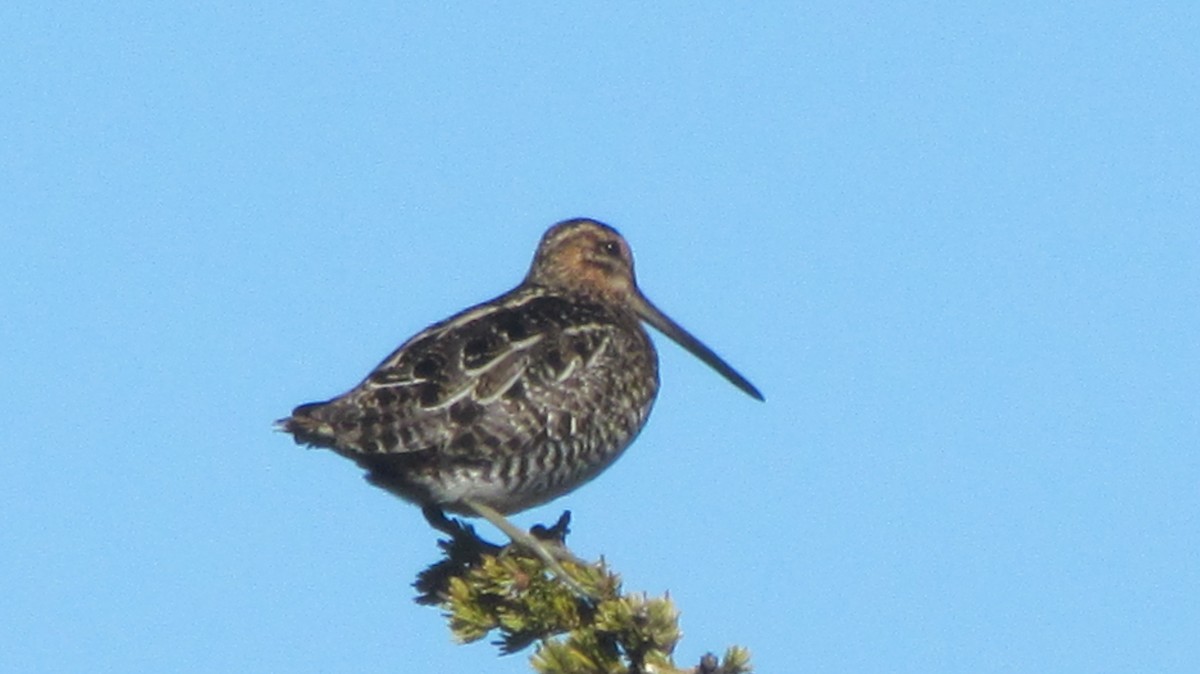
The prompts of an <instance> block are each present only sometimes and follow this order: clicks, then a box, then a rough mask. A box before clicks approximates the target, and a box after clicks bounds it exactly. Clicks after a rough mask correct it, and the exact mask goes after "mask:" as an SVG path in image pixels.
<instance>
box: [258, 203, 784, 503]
mask: <svg viewBox="0 0 1200 674" xmlns="http://www.w3.org/2000/svg"><path fill="white" fill-rule="evenodd" d="M642 320H646V321H648V322H650V323H651V324H652V325H654V326H655V327H656V328H658V329H659V330H662V331H664V333H665V334H667V335H668V336H670V337H671V338H672V339H675V340H676V341H678V342H680V343H681V344H683V345H684V346H685V347H686V348H688V349H689V350H690V351H692V352H693V353H695V354H696V355H697V356H699V357H700V358H702V359H704V360H705V362H707V363H708V364H709V365H711V366H713V367H714V368H716V369H717V370H718V371H719V372H720V373H721V374H722V375H723V376H725V377H726V378H727V379H729V380H730V381H731V382H733V383H734V384H735V385H737V386H738V387H739V388H742V390H744V391H746V392H747V393H748V394H750V395H752V396H754V397H756V398H759V399H761V398H762V397H761V395H760V394H759V393H758V391H757V390H756V389H755V388H754V387H753V386H752V385H751V384H750V383H749V382H747V381H746V380H745V379H744V378H742V377H741V375H739V374H737V373H736V372H735V371H734V370H733V369H732V368H730V367H729V366H728V365H726V364H725V363H724V361H721V360H720V359H719V358H718V357H717V356H716V355H715V354H713V353H712V352H711V351H709V350H708V349H707V348H706V347H704V346H703V345H702V344H700V343H699V342H698V341H696V340H695V338H693V337H691V335H689V334H687V333H686V332H685V331H683V329H682V328H679V327H678V326H677V325H675V324H674V323H672V322H671V321H670V320H669V319H667V318H666V317H665V316H664V315H662V314H661V312H658V310H657V309H655V308H654V306H653V305H652V304H650V303H649V301H647V300H646V299H645V298H644V296H642V294H641V293H640V291H639V290H638V289H637V285H636V282H635V280H634V274H633V259H632V255H631V253H630V251H629V246H628V244H626V242H625V241H624V239H622V238H621V237H620V235H619V234H617V232H616V231H615V230H613V229H612V228H610V227H608V226H607V225H603V224H601V223H598V222H595V221H592V220H584V219H580V220H569V221H565V222H562V223H559V224H557V225H555V226H554V227H552V228H550V230H549V231H548V232H547V233H546V235H545V236H544V237H543V238H542V241H541V244H540V245H539V247H538V252H537V254H536V256H535V258H534V262H533V265H532V266H531V268H530V271H529V274H528V275H527V276H526V278H525V280H524V282H522V283H521V285H519V286H517V287H516V288H515V289H513V290H512V291H510V292H508V293H505V294H504V295H501V296H500V297H498V298H496V299H494V300H492V301H490V302H486V303H483V304H480V305H477V306H475V307H472V308H470V309H467V310H466V311H463V312H461V313H459V314H457V315H455V316H453V317H451V318H449V319H446V320H445V321H442V322H440V323H437V324H435V325H433V326H430V327H429V328H427V329H425V330H424V331H422V332H421V333H419V334H417V335H416V336H414V337H413V338H412V339H410V340H408V341H407V342H405V343H404V344H403V345H402V346H401V347H400V348H398V349H397V350H396V351H395V352H393V353H392V354H391V355H390V356H388V358H387V359H385V360H384V361H383V362H382V363H380V365H379V366H378V367H377V368H375V370H374V371H372V372H371V373H370V374H369V375H368V376H367V378H366V379H365V380H363V382H362V383H360V384H359V385H358V386H356V387H355V388H353V389H352V390H350V391H349V392H347V393H346V394H344V395H342V396H339V397H337V398H334V399H333V400H330V401H327V402H321V403H310V404H307V405H301V406H300V407H297V408H296V409H295V410H294V411H293V412H292V415H291V416H290V417H288V418H286V419H283V420H281V421H280V426H281V427H282V429H283V430H285V431H287V432H289V433H291V434H292V435H293V436H294V437H295V439H296V441H297V442H298V443H303V444H308V445H312V446H317V447H327V448H330V449H332V450H333V451H335V452H337V453H338V454H341V455H342V456H345V457H347V458H350V459H353V460H354V461H355V462H357V463H358V464H359V465H360V466H361V467H362V468H364V469H366V470H367V471H368V475H367V477H368V479H369V480H370V481H371V482H372V483H373V484H375V485H377V486H380V487H382V488H385V489H387V490H389V491H391V492H392V493H394V494H397V495H398V496H401V497H403V498H405V499H407V500H409V501H412V502H414V503H417V504H419V505H421V506H424V507H427V508H429V507H434V508H439V509H443V510H450V511H453V512H460V513H465V514H477V511H478V508H477V507H476V505H475V504H482V505H484V506H486V507H490V508H492V509H494V510H496V511H498V512H500V513H512V512H517V511H520V510H524V509H526V508H529V507H532V506H535V505H538V504H541V503H545V502H546V501H549V500H551V499H553V498H556V497H558V496H561V495H562V494H565V493H566V492H568V491H571V490H572V489H575V488H576V487H578V486H579V485H581V484H583V483H585V482H587V481H588V480H591V479H592V478H594V477H595V476H596V475H598V474H599V473H600V472H601V471H603V470H604V469H605V468H607V467H608V466H609V465H611V464H612V462H613V461H615V460H616V459H617V458H618V457H619V456H620V455H621V453H622V452H623V451H624V450H625V448H626V447H627V446H628V445H629V443H630V442H632V440H633V439H634V438H635V437H636V436H637V434H638V432H639V431H640V430H641V428H642V426H643V425H644V424H645V422H646V419H647V417H648V416H649V414H650V408H651V406H652V405H653V403H654V399H655V396H656V394H657V392H658V383H659V380H658V357H657V354H656V353H655V350H654V346H653V344H652V343H651V341H650V338H649V336H648V335H647V334H646V331H645V330H644V329H643V328H642V325H641V321H642Z"/></svg>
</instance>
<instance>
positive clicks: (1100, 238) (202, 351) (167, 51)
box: [0, 2, 1200, 673]
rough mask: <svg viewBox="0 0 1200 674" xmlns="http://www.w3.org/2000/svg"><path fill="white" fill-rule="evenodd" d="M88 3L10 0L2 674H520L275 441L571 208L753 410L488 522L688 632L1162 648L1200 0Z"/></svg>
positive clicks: (931, 662)
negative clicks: (613, 583)
mask: <svg viewBox="0 0 1200 674" xmlns="http://www.w3.org/2000/svg"><path fill="white" fill-rule="evenodd" d="M109 4H110V5H111V6H108V7H106V8H103V9H99V8H96V7H92V6H86V5H82V4H80V5H75V4H73V3H60V4H59V5H58V6H56V7H46V6H43V5H42V4H41V3H22V2H15V3H5V5H4V7H3V8H0V81H2V82H3V87H2V88H0V89H2V90H0V97H2V101H0V134H2V135H3V146H4V151H3V153H0V250H3V251H4V264H3V265H2V266H0V287H2V288H3V290H0V317H2V318H3V320H0V343H2V344H3V347H4V348H3V349H2V350H0V381H2V382H3V384H2V385H0V410H3V412H2V413H0V414H2V416H0V418H2V419H3V421H4V426H5V428H6V429H7V433H6V434H5V439H4V440H3V443H2V444H3V450H2V451H0V596H3V597H4V600H3V602H0V603H2V604H3V607H2V608H0V634H3V635H5V636H4V638H3V641H4V642H5V646H4V648H3V649H0V669H2V670H5V671H46V672H49V671H55V672H58V671H179V672H212V671H292V672H317V671H321V672H384V671H397V670H403V671H430V672H432V671H446V672H465V671H479V670H481V669H483V668H488V671H498V672H522V671H526V667H527V666H526V664H525V661H524V656H514V657H509V658H506V659H504V660H500V661H497V656H496V655H495V654H494V650H493V649H491V648H490V647H489V646H487V645H485V644H476V645H472V646H466V647H459V646H455V645H453V644H452V643H451V642H450V640H449V637H448V632H447V631H446V629H445V626H444V623H443V621H442V620H441V618H440V617H439V615H438V613H437V611H435V610H431V609H428V608H422V607H418V606H416V605H415V604H413V603H412V601H411V597H412V596H413V592H412V589H411V588H410V587H409V584H410V583H411V581H412V579H413V577H414V575H415V574H416V572H417V571H419V570H420V569H421V568H423V566H425V565H426V564H428V563H430V562H432V561H434V559H435V558H436V550H435V547H434V540H435V538H436V536H435V534H434V533H433V532H432V531H431V530H429V528H428V527H427V526H426V525H425V523H424V521H423V520H422V518H421V517H420V514H419V512H418V511H417V510H416V509H415V508H413V507H411V506H409V505H407V504H405V503H402V502H400V501H398V500H396V499H394V498H392V497H389V496H388V495H387V494H385V493H383V492H381V491H378V490H375V489H372V488H370V487H369V486H368V485H366V484H365V483H364V482H363V481H362V480H361V479H360V477H359V471H358V470H357V469H356V468H355V467H354V466H353V465H351V464H350V463H349V462H346V461H344V460H342V459H340V458H339V457H337V456H334V455H332V454H330V453H328V452H318V451H305V450H303V449H301V448H299V447H296V446H294V445H293V444H292V443H291V442H290V441H289V440H288V438H286V437H284V436H281V435H278V434H274V433H272V431H271V426H270V425H271V422H272V420H274V419H276V418H278V417H280V416H282V415H284V414H285V413H287V412H288V411H289V410H290V409H291V407H292V406H293V405H295V404H298V403H301V402H307V401H309V400H315V399H321V398H325V397H329V396H332V395H335V394H337V393H340V392H341V391H343V390H345V389H346V388H348V387H350V386H352V385H353V384H355V383H356V382H357V381H358V379H359V378H360V377H361V376H362V375H364V374H365V373H366V372H367V371H368V370H369V369H370V368H371V367H373V366H374V365H375V364H376V363H377V362H378V361H379V360H380V359H381V358H383V356H385V355H386V354H387V353H388V352H389V351H390V350H391V349H392V348H394V347H395V346H396V345H397V344H399V343H400V342H401V341H403V340H404V339H405V338H407V337H408V336H410V335H411V334H412V333H414V332H416V331H417V330H419V329H421V328H423V327H424V326H425V325H427V324H428V323H431V322H433V321H435V320H438V319H440V318H443V317H445V316H447V315H449V314H450V313H452V312H454V311H457V310H459V309H461V308H463V307H465V306H468V305H470V304H473V303H475V302H478V301H481V300H485V299H488V298H490V297H492V296H494V295H496V294H498V293H500V292H502V291H503V290H506V289H507V288H508V287H510V286H512V285H513V284H515V283H516V282H517V281H518V280H519V279H520V278H521V276H522V275H523V274H524V272H525V269H526V267H527V265H528V263H529V260H530V258H531V256H532V253H533V249H534V246H535V244H536V242H537V240H538V238H539V237H540V235H541V233H542V231H543V230H544V229H545V227H547V226H548V225H550V224H551V223H553V222H554V221H556V220H560V219H563V218H567V217H572V216H580V215H586V216H591V217H595V218H598V219H601V220H604V221H606V222H609V223H610V224H612V225H614V226H616V227H617V228H618V229H620V230H621V231H622V233H623V234H625V236H626V237H627V238H628V239H629V241H630V243H631V245H632V247H633V250H634V254H635V258H636V260H637V264H638V275H639V280H640V283H641V285H642V287H643V289H644V290H645V291H646V293H647V295H648V296H649V297H650V298H651V299H652V300H653V301H655V302H656V303H657V304H658V305H659V306H661V307H662V308H663V309H664V310H665V311H666V312H667V313H668V314H670V315H671V316H672V317H674V318H675V319H676V320H678V321H679V322H680V323H682V324H683V325H684V326H686V327H687V328H689V329H690V330H692V331H693V332H694V333H695V334H697V335H698V336H699V337H700V338H701V339H703V340H704V341H706V342H707V343H708V344H709V345H710V346H712V347H713V348H714V349H715V350H716V351H717V352H718V353H720V354H722V355H723V356H724V357H726V358H727V359H728V360H729V361H730V362H731V363H732V364H733V365H734V366H735V367H737V368H738V369H739V370H741V371H742V372H743V373H745V374H746V375H747V376H748V377H749V378H750V379H751V380H752V381H753V382H754V383H755V384H757V385H758V386H759V387H760V388H761V389H762V390H763V392H764V393H765V394H766V396H767V402H766V404H760V403H757V402H755V401H752V400H750V399H749V398H747V397H746V396H744V395H742V394H741V393H740V392H738V391H737V390H736V389H734V388H733V387H731V386H729V385H728V384H727V383H725V382H724V381H722V380H721V379H720V378H719V377H717V376H716V375H715V374H713V373H712V372H711V371H709V370H707V369H706V368H705V367H704V366H703V365H701V364H700V363H699V362H698V361H696V360H695V359H693V358H691V357H690V356H688V355H687V354H685V353H683V352H682V351H681V350H680V349H679V348H677V347H675V346H674V345H673V344H671V343H669V342H666V341H665V340H662V339H659V340H658V343H659V346H660V353H661V361H662V379H663V386H662V391H661V394H660V397H659V402H658V405H657V407H656V409H655V412H654V414H653V415H652V417H651V420H650V423H649V424H648V426H647V428H646V430H645V432H644V433H643V434H642V436H641V437H640V438H639V439H638V441H637V442H636V443H635V444H634V445H633V447H632V448H631V449H630V451H629V452H628V453H627V454H626V456H625V457H624V458H622V460H621V461H620V462H618V464H617V465H616V466H615V467H613V468H612V469H611V470H610V471H609V472H607V473H606V474H605V475H603V476H602V477H601V478H600V479H598V480H597V481H596V482H594V483H592V484H589V485H587V486H586V487H584V488H583V489H580V490H579V491H577V492H575V493H573V494H570V495H568V496H567V497H564V498H562V499H560V500H559V501H557V502H554V503H552V504H550V505H548V506H545V507H543V508H540V509H538V510H535V511H531V512H529V513H527V514H524V515H521V516H518V518H517V521H518V522H519V523H521V524H525V525H528V524H532V523H534V522H537V521H551V520H553V519H554V518H555V517H556V516H557V515H558V513H559V512H560V510H561V509H562V508H570V509H572V510H573V511H574V514H575V526H574V534H573V538H572V540H573V543H574V546H575V549H576V550H577V552H579V553H580V554H582V555H585V556H597V555H600V554H604V555H605V556H606V557H607V559H608V560H609V561H610V562H611V563H612V564H613V565H614V566H615V567H616V568H617V569H618V570H619V571H621V572H623V573H624V575H625V578H626V581H627V585H628V587H629V588H631V589H637V590H646V591H649V592H652V593H661V592H663V591H667V590H669V591H670V592H671V595H672V596H673V597H674V598H675V600H676V601H677V602H678V605H679V607H680V608H681V610H682V611H683V616H682V626H683V630H684V633H685V636H684V640H683V641H682V643H681V645H680V647H679V650H678V655H679V660H680V662H682V663H694V662H695V661H696V659H697V658H698V657H699V656H700V654H702V653H703V652H704V651H706V650H718V651H719V650H722V649H724V648H725V646H726V645H728V644H731V643H738V644H742V645H745V646H747V647H749V648H750V649H751V651H752V653H753V655H754V658H755V662H756V664H757V665H758V668H759V671H761V672H764V673H766V672H786V671H822V672H863V671H889V672H966V671H972V672H1026V671H1055V672H1102V671H1114V672H1117V671H1135V670H1137V671H1158V672H1169V671H1195V670H1196V668H1197V666H1200V665H1198V663H1200V641H1198V640H1197V638H1196V635H1197V634H1200V600H1198V598H1200V552H1198V551H1200V456H1198V454H1197V447H1198V446H1200V418H1198V416H1200V415H1198V410H1200V406H1198V405H1197V399H1198V394H1200V384H1198V382H1200V352H1198V350H1197V344H1198V343H1200V311H1198V310H1197V306H1198V305H1200V272H1198V271H1197V270H1198V269H1200V227H1198V220H1200V218H1198V216H1200V199H1198V197H1197V195H1198V194H1200V159H1198V156H1200V124H1197V122H1196V120H1197V119H1198V118H1200V116H1198V111H1200V77H1197V73H1200V48H1198V47H1197V43H1196V37H1195V36H1196V35H1198V34H1200V12H1198V11H1197V9H1196V8H1195V6H1194V4H1192V3H1141V4H1131V3H1004V4H1003V5H1002V6H996V7H986V6H969V7H965V8H964V7H962V6H958V5H956V4H951V3H922V4H921V5H919V6H906V7H899V6H879V5H878V4H876V3H861V4H860V3H814V4H808V5H806V6H804V7H796V6H794V5H793V3H758V4H756V5H754V6H753V7H751V8H740V9H733V8H731V7H729V6H718V5H716V4H708V5H700V6H697V5H696V4H694V3H658V4H656V5H655V6H654V7H653V8H647V7H645V6H644V5H633V4H611V3H603V4H601V3H585V4H581V5H575V6H571V7H570V8H567V7H565V6H563V7H559V8H549V7H545V6H540V5H538V6H535V5H534V3H526V4H525V5H523V6H522V7H521V8H510V7H509V6H508V5H507V4H502V3H487V4H483V3H480V4H471V5H469V6H468V5H462V6H461V7H459V8H445V7H440V6H435V5H434V4H433V3H430V4H429V5H421V6H415V7H414V6H408V7H404V6H394V5H393V4H391V3H379V4H375V3H363V4H357V5H347V4H345V3H304V2H300V3H289V4H288V5H287V6H286V8H282V9H281V8H277V7H275V6H272V5H262V4H248V3H233V4H220V5H208V6H202V7H189V6H180V5H178V4H174V5H169V4H163V3H109Z"/></svg>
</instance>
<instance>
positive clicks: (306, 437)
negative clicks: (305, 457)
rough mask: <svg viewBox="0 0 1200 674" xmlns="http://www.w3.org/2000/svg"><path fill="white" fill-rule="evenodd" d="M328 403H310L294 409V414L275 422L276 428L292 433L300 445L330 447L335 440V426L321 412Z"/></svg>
mask: <svg viewBox="0 0 1200 674" xmlns="http://www.w3.org/2000/svg"><path fill="white" fill-rule="evenodd" d="M326 407H328V403H308V404H306V405H301V406H299V407H297V408H296V409H294V410H292V416H290V417H284V418H283V419H280V420H278V421H276V422H275V430H277V431H282V432H284V433H290V434H291V435H292V437H293V438H295V440H296V444H298V445H313V446H317V447H328V446H329V444H330V442H331V441H332V440H333V437H334V431H333V426H332V425H330V423H329V421H328V420H327V419H325V418H324V417H325V415H324V414H321V410H322V409H323V408H326Z"/></svg>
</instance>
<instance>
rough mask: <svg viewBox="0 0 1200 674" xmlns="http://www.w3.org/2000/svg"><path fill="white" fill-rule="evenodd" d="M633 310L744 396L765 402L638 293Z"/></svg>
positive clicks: (714, 356) (728, 368)
mask: <svg viewBox="0 0 1200 674" xmlns="http://www.w3.org/2000/svg"><path fill="white" fill-rule="evenodd" d="M633 310H634V311H636V312H637V314H638V315H639V316H641V317H642V320H644V321H646V322H647V323H649V324H650V325H652V326H654V329H655V330H658V331H659V332H661V333H663V334H664V335H666V336H667V337H670V338H671V340H672V341H674V342H675V343H676V344H678V345H679V346H682V347H683V348H685V349H687V350H688V351H690V352H691V354H692V355H693V356H695V357H697V358H699V359H700V360H702V361H704V362H705V363H706V364H707V365H708V366H709V367H711V368H712V369H714V370H716V371H717V372H719V373H720V374H721V376H722V377H724V378H725V379H727V380H729V383H731V384H733V385H734V386H736V387H738V388H740V389H742V391H745V393H746V395H748V396H750V397H751V398H754V399H756V400H765V398H763V394H761V393H759V392H758V389H757V388H755V387H754V384H751V383H750V382H749V381H748V380H747V379H746V378H745V377H743V376H742V375H741V374H739V373H738V371H737V370H735V369H733V368H732V367H730V366H729V363H726V362H725V361H724V360H721V357H720V356H718V355H717V354H715V353H713V350H712V349H710V348H708V347H707V346H705V345H704V343H703V342H701V341H700V340H698V339H696V338H695V337H693V336H692V333H690V332H688V331H687V330H684V329H683V327H682V326H680V325H679V324H678V323H676V322H675V321H673V320H671V319H670V318H667V315H666V314H664V313H663V312H661V311H659V310H658V307H656V306H654V305H653V304H651V303H650V300H648V299H646V298H645V297H643V296H642V295H641V294H640V293H639V294H637V295H636V297H635V298H634V301H633Z"/></svg>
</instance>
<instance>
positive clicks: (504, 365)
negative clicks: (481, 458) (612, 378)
mask: <svg viewBox="0 0 1200 674" xmlns="http://www.w3.org/2000/svg"><path fill="white" fill-rule="evenodd" d="M581 312H582V314H581ZM607 318H608V317H607V316H605V315H604V313H603V310H602V309H601V308H599V307H595V308H593V307H588V306H586V305H584V306H583V307H580V305H578V304H577V303H575V304H572V303H567V302H565V301H564V300H562V299H561V298H557V297H548V296H542V295H537V294H533V293H525V294H523V295H520V296H518V295H511V296H506V297H503V298H500V299H499V300H497V301H493V302H489V303H487V304H483V305H479V306H477V307H474V308H472V309H468V310H467V311H464V312H462V313H461V314H458V315H456V316H454V317H452V318H450V319H448V320H446V321H443V322H442V323H439V324H437V325H434V326H431V327H430V328H429V329H427V330H425V331H424V332H422V333H420V334H418V335H417V336H415V337H414V338H412V339H411V340H409V341H408V342H406V343H405V344H404V345H403V346H401V347H400V348H399V349H397V350H396V351H395V352H394V353H393V354H392V355H391V356H389V357H388V358H387V359H385V360H384V361H383V363H381V364H380V365H379V366H378V367H377V368H376V369H375V370H374V371H373V372H372V373H371V374H370V375H369V376H368V377H367V378H366V379H365V380H364V381H363V382H362V383H361V384H360V385H359V386H358V387H356V388H355V389H353V390H352V391H350V392H348V393H347V394H345V395H343V396H341V397H339V398H336V399H334V400H331V401H329V402H327V403H317V404H313V405H307V406H302V407H300V408H297V410H296V411H295V412H294V413H293V416H292V418H291V419H289V420H287V421H286V422H285V426H286V427H287V430H289V431H291V432H293V434H295V435H296V438H297V441H300V442H306V443H308V444H313V445H317V446H323V447H329V448H331V449H334V450H335V451H338V452H339V453H341V454H344V455H346V456H349V457H351V458H354V459H356V460H358V461H359V462H360V463H363V462H364V460H367V461H369V459H370V456H371V455H376V456H379V455H389V454H406V453H414V452H422V453H426V452H434V453H437V454H438V455H441V456H444V457H445V458H447V459H451V458H459V459H461V458H470V457H471V456H472V455H478V454H496V453H505V452H517V451H520V450H521V449H522V448H523V447H525V446H527V445H529V444H530V443H532V442H539V441H541V439H543V438H545V437H547V436H549V437H557V436H560V435H565V434H567V433H570V432H571V430H572V424H574V423H575V422H576V419H577V417H578V408H579V407H580V400H579V398H580V397H581V396H582V397H586V396H588V395H592V394H594V392H595V391H597V390H603V389H604V387H603V386H602V385H601V382H600V381H599V380H600V379H601V378H602V377H603V373H601V372H598V371H597V368H596V367H595V366H596V365H597V363H598V362H599V361H598V358H599V356H600V355H601V354H602V352H603V350H604V348H605V347H606V345H607V344H608V341H609V339H610V334H611V328H612V324H611V322H610V321H609V320H606V319H607ZM572 411H574V412H575V414H574V416H572V414H571V412H572Z"/></svg>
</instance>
